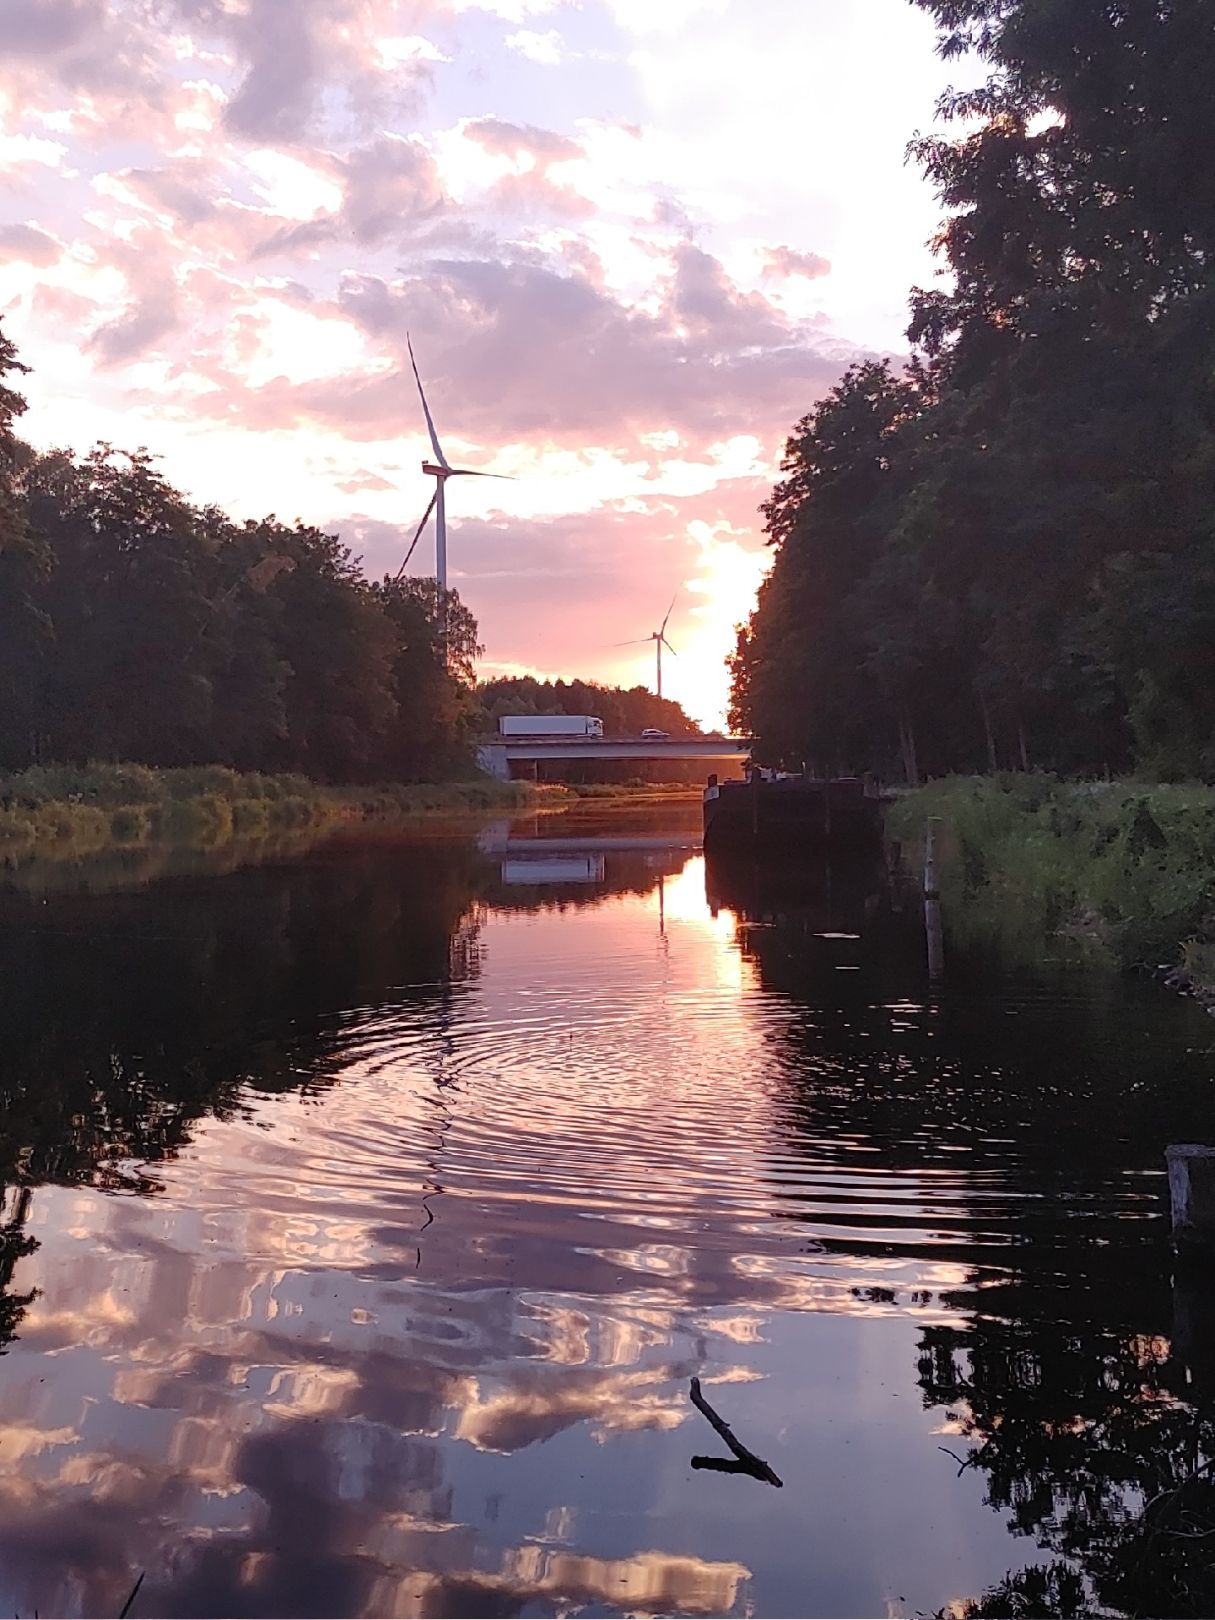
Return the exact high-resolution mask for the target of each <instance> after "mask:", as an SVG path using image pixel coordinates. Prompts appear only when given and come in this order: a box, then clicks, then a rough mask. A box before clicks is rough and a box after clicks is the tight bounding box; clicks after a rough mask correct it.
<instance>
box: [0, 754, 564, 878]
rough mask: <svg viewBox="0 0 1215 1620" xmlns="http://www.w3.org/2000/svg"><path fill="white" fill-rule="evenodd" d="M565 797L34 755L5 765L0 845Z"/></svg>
mask: <svg viewBox="0 0 1215 1620" xmlns="http://www.w3.org/2000/svg"><path fill="white" fill-rule="evenodd" d="M564 799H565V794H564V792H563V791H562V790H559V789H541V790H537V789H536V788H534V787H533V786H530V785H529V784H527V783H524V782H496V781H492V780H490V779H489V778H484V779H482V780H478V781H471V782H448V783H440V784H436V785H425V784H400V783H388V784H377V785H375V786H372V787H359V788H329V787H322V786H320V785H318V784H317V783H315V782H310V781H309V780H308V779H307V778H306V777H303V776H295V775H281V776H271V775H265V774H262V773H260V772H240V771H233V770H229V769H228V767H227V766H223V765H201V766H190V767H187V768H183V769H174V770H154V769H151V768H149V767H148V766H145V765H122V764H119V765H107V764H94V765H84V766H77V765H49V766H44V765H37V766H32V767H31V768H30V769H28V770H25V771H19V772H10V773H0V854H4V853H9V854H24V853H27V852H32V853H38V854H54V853H59V854H70V855H83V854H90V853H93V852H95V851H98V850H102V849H106V848H109V847H113V846H122V847H128V848H129V847H131V846H134V845H141V844H160V843H168V844H184V845H189V846H191V847H197V848H209V847H214V846H216V845H220V844H223V843H226V842H228V841H229V840H232V839H246V840H247V839H256V838H261V837H270V836H273V835H277V834H279V833H283V832H296V831H301V830H305V829H308V828H317V829H320V828H323V827H326V826H329V825H331V824H334V823H337V822H342V821H358V820H396V819H402V818H407V817H410V816H417V815H429V814H435V813H438V812H442V813H446V814H451V815H456V814H460V813H463V812H471V811H481V810H493V809H503V810H509V809H517V808H522V807H523V806H525V805H528V804H531V803H550V802H553V801H554V800H561V801H564Z"/></svg>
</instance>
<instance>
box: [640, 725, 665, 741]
mask: <svg viewBox="0 0 1215 1620" xmlns="http://www.w3.org/2000/svg"><path fill="white" fill-rule="evenodd" d="M641 740H642V742H670V740H671V733H670V732H669V731H660V730H659V729H658V727H657V726H647V727H646V728H645V730H644V731H643V732H642V733H641Z"/></svg>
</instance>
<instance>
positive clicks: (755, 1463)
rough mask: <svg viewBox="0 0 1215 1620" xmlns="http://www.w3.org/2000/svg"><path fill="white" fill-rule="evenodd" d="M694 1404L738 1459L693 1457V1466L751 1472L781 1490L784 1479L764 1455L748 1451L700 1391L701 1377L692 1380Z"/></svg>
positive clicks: (722, 1470) (755, 1477)
mask: <svg viewBox="0 0 1215 1620" xmlns="http://www.w3.org/2000/svg"><path fill="white" fill-rule="evenodd" d="M692 1405H693V1406H694V1407H696V1409H697V1411H699V1412H703V1413H704V1415H705V1417H707V1418H708V1420H709V1422H710V1423H711V1424H712V1425H713V1427H714V1428H715V1429H716V1430H717V1432H718V1434H719V1435H721V1437H722V1439H723V1440H724V1441H725V1442H726V1444H727V1445H728V1446H729V1448H730V1450H731V1451H732V1452H733V1453H734V1455H735V1457H736V1458H737V1459H738V1460H737V1462H730V1461H729V1460H728V1459H727V1458H725V1457H693V1458H692V1467H693V1468H711V1469H712V1470H713V1471H714V1472H715V1473H718V1474H749V1475H750V1476H751V1478H752V1479H762V1480H766V1481H767V1483H768V1484H769V1485H775V1486H776V1487H777V1489H778V1490H779V1489H780V1487H781V1486H782V1485H783V1484H784V1481H783V1480H781V1479H779V1478H778V1477H777V1475H776V1474H774V1473H773V1471H772V1470H771V1468H769V1467H768V1465H767V1463H766V1462H765V1461H764V1460H763V1458H762V1457H757V1456H756V1455H755V1453H754V1452H753V1451H748V1450H747V1448H746V1446H744V1445H743V1444H742V1442H741V1441H739V1440H736V1439H735V1438H734V1431H733V1429H731V1427H730V1425H729V1424H728V1423H727V1422H726V1421H725V1419H724V1418H721V1417H719V1416H718V1415H717V1413H716V1412H715V1411H714V1410H713V1408H712V1407H711V1406H710V1405H709V1403H708V1401H706V1400H705V1398H704V1396H703V1395H702V1394H701V1393H700V1379H699V1378H693V1380H692Z"/></svg>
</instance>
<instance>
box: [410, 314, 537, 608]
mask: <svg viewBox="0 0 1215 1620" xmlns="http://www.w3.org/2000/svg"><path fill="white" fill-rule="evenodd" d="M405 343H406V346H407V347H408V349H409V363H410V365H412V367H413V375H414V380H415V381H416V383H417V385H418V395H419V397H420V398H421V401H422V414H423V415H424V416H425V417H426V431H427V432H428V433H429V434H430V443H431V448H432V449H433V450H434V453H435V459H434V460H433V461H423V463H422V471H423V472H424V473H425V474H426V476H427V477H428V478H433V479H434V481H435V492H434V494H433V495H432V496H431V497H430V505H429V506H428V507H427V508H426V510H425V512H423V514H422V521H421V523H419V524H418V526H417V528H416V529H415V530H414V535H413V539H412V540H411V541H410V542H409V550H408V551H407V552H406V553H405V561H404V562H403V563H402V564H401V566H400V567H399V568H398V569H397V578H398V579H400V577H401V575H402V574H403V573H404V572H405V569H406V566H407V565H408V563H409V559H410V558H411V557H412V556H413V553H414V548H415V547H416V545H417V543H418V541H419V540H420V539H421V538H422V531H423V530H424V529H425V527H426V525H427V523H429V522H430V514H431V513H432V512H433V513H434V515H435V578H436V580H437V581H438V583H439V600H440V601H442V600H443V599H444V596H445V593H446V591H447V480H448V479H449V478H509V477H510V474H509V473H491V472H477V471H475V470H474V469H473V468H472V467H453V466H452V465H451V463H450V462H449V461H448V459H447V457H446V456H445V455H444V454H443V446H442V445H441V444H440V443H439V435H438V434H437V433H436V432H435V424H434V418H433V417H432V416H431V414H430V406H429V405H428V404H427V403H426V391H425V389H424V388H423V387H422V379H421V377H420V376H419V374H418V362H417V361H416V360H415V359H414V354H413V343H412V341H411V340H410V337H409V334H408V332H407V333H406V334H405Z"/></svg>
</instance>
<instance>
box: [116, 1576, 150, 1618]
mask: <svg viewBox="0 0 1215 1620" xmlns="http://www.w3.org/2000/svg"><path fill="white" fill-rule="evenodd" d="M145 1573H146V1571H144V1570H142V1569H141V1570H140V1572H139V1579H138V1580H137V1581H136V1582H135V1585H134V1586H133V1587H132V1588H131V1594H130V1596H129V1597H128V1598H127V1600H126V1602H125V1603H124V1604H123V1606H122V1608H121V1610H120V1611H119V1615H118V1620H126V1616H127V1615H128V1614H130V1612H131V1605H132V1603H134V1601H135V1599H136V1598H137V1597H138V1596H139V1588H140V1587H141V1586H142V1585H143V1578H144V1575H145Z"/></svg>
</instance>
